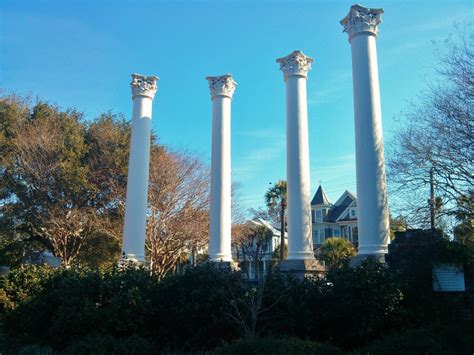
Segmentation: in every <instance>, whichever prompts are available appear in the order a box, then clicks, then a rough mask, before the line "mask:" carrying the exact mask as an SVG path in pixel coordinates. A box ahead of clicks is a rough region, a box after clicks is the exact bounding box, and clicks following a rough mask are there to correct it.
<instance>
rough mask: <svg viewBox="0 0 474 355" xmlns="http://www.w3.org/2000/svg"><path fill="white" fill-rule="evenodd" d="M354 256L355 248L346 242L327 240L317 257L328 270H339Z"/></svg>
mask: <svg viewBox="0 0 474 355" xmlns="http://www.w3.org/2000/svg"><path fill="white" fill-rule="evenodd" d="M355 255H356V252H355V248H354V246H353V245H352V243H351V242H349V241H348V240H346V239H343V238H328V239H326V240H325V241H324V243H323V245H322V246H321V250H320V256H319V257H320V259H321V260H323V261H325V262H326V265H327V266H328V267H329V268H330V269H340V268H342V267H343V266H344V265H345V264H346V263H347V262H348V261H349V259H350V258H351V257H353V256H355Z"/></svg>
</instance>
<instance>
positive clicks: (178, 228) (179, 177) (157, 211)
mask: <svg viewBox="0 0 474 355" xmlns="http://www.w3.org/2000/svg"><path fill="white" fill-rule="evenodd" d="M148 201H149V204H150V217H149V219H148V222H147V249H148V252H149V256H150V268H151V270H152V271H153V272H154V273H155V274H156V275H157V276H158V277H159V278H162V277H163V276H165V275H166V274H167V273H169V272H171V271H173V270H174V269H175V268H176V266H177V265H178V264H179V263H180V262H184V261H186V260H187V258H188V255H189V254H190V253H193V252H194V254H195V252H196V251H197V250H200V249H203V248H204V247H205V246H206V245H207V242H208V235H209V169H208V168H207V167H206V166H204V164H203V163H202V162H201V161H200V160H199V159H197V158H195V157H192V156H189V155H186V154H182V153H177V152H172V151H168V150H166V149H165V148H164V147H159V146H155V147H154V148H153V150H152V153H151V163H150V184H149V192H148Z"/></svg>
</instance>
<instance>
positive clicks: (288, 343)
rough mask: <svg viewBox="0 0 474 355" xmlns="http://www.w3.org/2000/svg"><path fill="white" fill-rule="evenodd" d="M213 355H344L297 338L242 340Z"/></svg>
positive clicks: (219, 349) (335, 350) (339, 351)
mask: <svg viewBox="0 0 474 355" xmlns="http://www.w3.org/2000/svg"><path fill="white" fill-rule="evenodd" d="M211 354H213V355H221V354H222V355H234V354H235V355H242V354H246V355H253V354H255V355H260V354H261V355H265V354H269V355H288V354H292V355H300V354H301V355H303V354H304V355H306V354H317V355H326V354H327V355H337V354H344V353H343V352H342V351H341V350H340V349H338V348H336V347H334V346H331V345H326V344H320V343H314V342H311V341H308V340H301V339H297V338H283V339H277V338H257V339H253V340H247V339H242V340H239V341H237V342H234V343H231V344H228V345H225V346H222V347H219V348H217V349H215V350H214V351H212V352H211Z"/></svg>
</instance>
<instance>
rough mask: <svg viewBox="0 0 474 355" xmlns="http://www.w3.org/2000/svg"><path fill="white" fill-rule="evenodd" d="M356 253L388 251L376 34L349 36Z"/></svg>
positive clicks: (387, 221) (388, 233)
mask: <svg viewBox="0 0 474 355" xmlns="http://www.w3.org/2000/svg"><path fill="white" fill-rule="evenodd" d="M351 47H352V77H353V88H354V124H355V142H356V176H357V178H356V181H357V206H358V225H359V254H381V253H386V252H387V244H388V238H389V235H390V231H389V218H388V202H387V188H386V179H385V161H384V146H383V134H382V112H381V108H380V89H379V76H378V65H377V51H376V37H375V36H374V35H370V34H365V33H363V34H360V35H357V36H354V37H353V38H352V40H351Z"/></svg>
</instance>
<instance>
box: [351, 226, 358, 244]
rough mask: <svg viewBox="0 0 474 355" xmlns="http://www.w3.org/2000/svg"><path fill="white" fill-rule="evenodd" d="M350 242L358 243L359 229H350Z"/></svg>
mask: <svg viewBox="0 0 474 355" xmlns="http://www.w3.org/2000/svg"><path fill="white" fill-rule="evenodd" d="M352 242H353V243H358V242H359V229H358V228H357V227H353V228H352Z"/></svg>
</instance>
